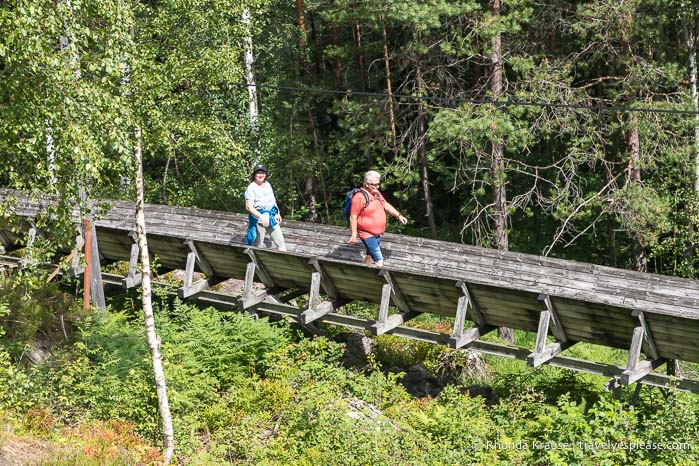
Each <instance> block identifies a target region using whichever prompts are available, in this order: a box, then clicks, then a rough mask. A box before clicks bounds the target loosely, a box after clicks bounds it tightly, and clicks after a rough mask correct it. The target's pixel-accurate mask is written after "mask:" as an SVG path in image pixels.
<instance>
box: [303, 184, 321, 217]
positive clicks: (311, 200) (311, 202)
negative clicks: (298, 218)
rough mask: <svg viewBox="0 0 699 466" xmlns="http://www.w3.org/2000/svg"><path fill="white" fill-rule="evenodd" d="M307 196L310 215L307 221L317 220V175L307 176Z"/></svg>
mask: <svg viewBox="0 0 699 466" xmlns="http://www.w3.org/2000/svg"><path fill="white" fill-rule="evenodd" d="M305 195H306V198H307V199H308V216H307V217H306V221H308V222H317V221H318V201H317V200H316V182H315V177H314V176H313V175H310V176H309V177H308V178H306V191H305Z"/></svg>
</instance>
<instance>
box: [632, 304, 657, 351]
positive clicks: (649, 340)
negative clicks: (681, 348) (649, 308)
mask: <svg viewBox="0 0 699 466" xmlns="http://www.w3.org/2000/svg"><path fill="white" fill-rule="evenodd" d="M631 315H632V316H634V317H636V318H637V319H638V323H639V324H640V325H641V327H643V351H644V352H645V353H646V354H647V355H648V356H650V358H651V359H658V349H657V347H656V346H655V340H654V339H653V334H652V333H651V332H650V328H649V327H648V323H647V322H646V317H645V315H644V314H643V311H638V310H635V311H633V312H632V313H631Z"/></svg>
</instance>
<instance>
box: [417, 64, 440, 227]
mask: <svg viewBox="0 0 699 466" xmlns="http://www.w3.org/2000/svg"><path fill="white" fill-rule="evenodd" d="M415 81H416V82H417V94H418V96H422V95H423V90H424V87H423V86H424V83H423V81H422V67H421V63H420V57H418V58H417V60H416V67H415ZM417 119H418V125H417V126H418V138H417V143H418V144H419V145H420V174H421V176H422V192H423V194H424V197H425V216H426V217H427V223H428V224H429V226H430V233H431V234H432V238H434V239H436V238H437V225H436V224H435V221H434V211H433V209H432V193H431V191H430V177H429V171H428V167H427V124H426V122H425V107H424V102H423V100H422V99H420V100H419V101H418V104H417Z"/></svg>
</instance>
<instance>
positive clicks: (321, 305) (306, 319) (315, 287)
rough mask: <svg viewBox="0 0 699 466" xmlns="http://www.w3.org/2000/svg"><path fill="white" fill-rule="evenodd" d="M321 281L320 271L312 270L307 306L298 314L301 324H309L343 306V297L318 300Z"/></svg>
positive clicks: (344, 302)
mask: <svg viewBox="0 0 699 466" xmlns="http://www.w3.org/2000/svg"><path fill="white" fill-rule="evenodd" d="M322 282H323V273H322V272H313V274H312V275H311V287H310V291H309V293H308V308H307V309H306V310H305V311H303V312H302V313H301V314H300V315H299V321H300V322H301V323H302V324H310V323H311V322H313V321H314V320H318V319H320V318H321V317H323V316H324V315H326V314H330V313H331V312H333V311H335V310H336V309H338V308H340V307H342V306H344V305H345V304H346V303H347V301H346V300H343V299H333V300H332V301H322V302H321V301H320V287H321V284H322Z"/></svg>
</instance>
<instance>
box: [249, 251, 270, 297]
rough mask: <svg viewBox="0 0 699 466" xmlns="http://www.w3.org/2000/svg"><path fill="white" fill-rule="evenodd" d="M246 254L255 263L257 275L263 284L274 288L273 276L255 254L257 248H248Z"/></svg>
mask: <svg viewBox="0 0 699 466" xmlns="http://www.w3.org/2000/svg"><path fill="white" fill-rule="evenodd" d="M245 254H247V255H248V257H249V258H250V260H251V261H252V262H253V263H254V264H255V269H256V271H257V277H258V278H259V279H260V281H261V282H262V284H263V285H264V286H266V287H267V288H274V286H275V285H274V280H273V279H272V276H271V275H270V274H269V273H268V272H267V270H266V269H265V268H264V266H263V265H262V264H261V263H260V260H259V259H258V258H257V255H255V250H254V249H252V248H247V249H246V250H245Z"/></svg>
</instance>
